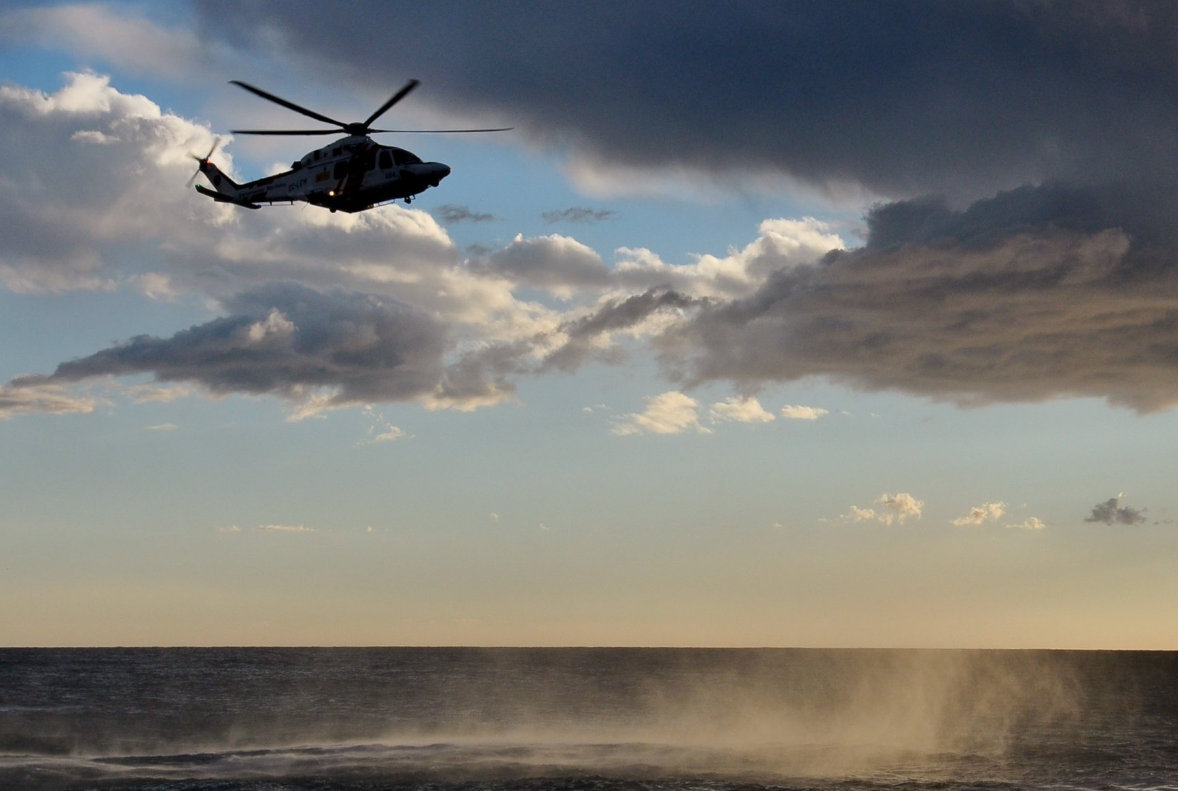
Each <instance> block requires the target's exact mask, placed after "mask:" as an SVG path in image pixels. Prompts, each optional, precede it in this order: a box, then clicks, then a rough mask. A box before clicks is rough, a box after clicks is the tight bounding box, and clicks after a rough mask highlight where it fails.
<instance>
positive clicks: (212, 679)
mask: <svg viewBox="0 0 1178 791" xmlns="http://www.w3.org/2000/svg"><path fill="white" fill-rule="evenodd" d="M0 789H3V791H9V789H12V790H14V791H17V790H19V791H67V790H68V791H72V790H74V789H79V790H80V789H120V790H126V789H136V790H137V791H146V789H154V790H157V791H196V790H197V789H201V790H203V791H236V790H237V789H241V790H243V791H246V790H248V791H312V789H313V790H314V791H329V790H331V791H359V790H361V789H363V791H378V790H381V789H389V790H395V791H411V790H416V789H421V790H422V791H514V790H518V791H788V790H789V789H830V790H832V791H834V790H837V791H854V790H855V789H873V790H874V789H888V790H901V791H902V790H904V789H927V790H929V791H932V790H933V789H936V791H955V790H956V789H1050V790H1051V791H1061V790H1064V789H1093V790H1095V789H1143V790H1144V789H1149V790H1150V791H1153V790H1155V789H1158V790H1160V789H1178V653H1171V652H1103V651H940V650H815V649H666V648H659V649H631V648H626V649H617V648H560V649H547V648H529V649H517V648H497V649H496V648H158V649H157V648H101V649H97V648H96V649H86V648H75V649H34V648H27V649H25V648H12V649H0Z"/></svg>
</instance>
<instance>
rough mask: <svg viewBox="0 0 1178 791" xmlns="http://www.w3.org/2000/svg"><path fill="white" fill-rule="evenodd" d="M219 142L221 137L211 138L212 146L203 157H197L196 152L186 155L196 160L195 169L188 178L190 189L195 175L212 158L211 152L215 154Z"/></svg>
mask: <svg viewBox="0 0 1178 791" xmlns="http://www.w3.org/2000/svg"><path fill="white" fill-rule="evenodd" d="M221 142H222V139H221V138H220V137H218V138H215V139H214V140H213V147H212V148H210V149H209V153H207V154H205V155H204V156H203V157H198V156H197V155H196V154H189V155H188V156H190V157H192V158H193V159H195V160H196V171H195V172H193V174H192V175H191V176H189V178H188V188H189V189H191V188H192V185H193V184H195V183H196V177H197V176H199V175H200V174H201V173H203V172H204V169H205V166H206V165H208V164H209V160H210V159H212V157H213V154H215V153H216V152H217V149H218V148H220V147H221Z"/></svg>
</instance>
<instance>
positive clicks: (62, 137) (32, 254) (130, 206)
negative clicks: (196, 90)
mask: <svg viewBox="0 0 1178 791" xmlns="http://www.w3.org/2000/svg"><path fill="white" fill-rule="evenodd" d="M212 140H213V136H212V133H211V132H210V131H209V129H208V128H207V127H203V126H200V125H198V124H195V123H193V122H191V121H188V120H186V119H184V118H181V117H179V116H177V115H174V114H172V113H165V112H162V111H161V110H160V108H159V106H158V105H156V104H155V103H154V102H152V101H151V100H149V99H148V98H146V97H144V96H138V95H129V94H124V93H120V92H119V91H118V90H116V89H115V88H113V87H111V85H110V80H109V78H107V77H103V76H100V75H97V74H91V73H82V74H67V75H66V84H65V85H64V86H63V87H62V88H61V89H60V90H58V91H57V92H55V93H53V94H48V95H47V94H43V93H41V92H40V91H34V90H30V89H27V88H21V87H18V86H13V85H0V146H2V147H3V148H4V150H6V151H9V152H11V153H12V156H11V157H10V158H9V160H8V162H7V163H6V165H5V169H4V170H5V172H4V177H3V178H0V220H2V221H3V225H4V228H5V233H4V235H3V237H2V239H0V283H2V284H3V285H4V286H5V287H7V288H8V289H9V290H12V291H17V292H35V291H67V290H74V289H89V290H95V289H107V290H109V289H112V288H116V287H117V286H118V284H119V281H120V280H121V279H130V278H136V277H137V278H139V287H140V288H142V289H143V290H144V291H146V292H149V293H153V294H154V295H155V296H157V297H160V296H168V295H173V293H174V292H171V290H170V289H168V288H167V287H166V286H165V283H166V279H165V278H164V276H163V275H161V274H160V273H158V272H156V273H150V274H149V273H146V272H135V271H126V269H125V263H124V262H125V261H126V260H127V257H128V256H127V252H128V251H127V247H126V245H129V244H137V243H139V244H146V245H147V249H148V250H153V249H154V248H156V246H157V245H158V244H160V243H161V242H163V241H165V239H166V240H167V241H169V242H171V243H172V244H176V245H189V244H197V243H199V240H200V237H199V234H197V233H196V232H195V227H196V226H198V225H204V226H206V227H208V226H215V225H216V224H218V223H219V222H223V221H224V218H225V217H226V213H225V212H224V207H213V206H209V205H207V204H205V203H202V202H195V201H192V200H190V198H191V193H190V192H188V191H186V190H185V189H184V184H185V180H186V179H187V178H188V176H189V174H190V173H191V172H192V168H193V162H192V160H191V159H190V158H189V157H188V152H189V151H195V150H200V151H202V152H204V151H207V150H208V148H209V147H210V146H211V145H212ZM218 158H219V162H220V163H221V164H222V165H223V166H224V167H226V168H229V167H231V164H230V162H229V160H228V159H227V158H226V157H224V155H218Z"/></svg>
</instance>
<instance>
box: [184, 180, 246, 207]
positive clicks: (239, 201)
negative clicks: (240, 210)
mask: <svg viewBox="0 0 1178 791" xmlns="http://www.w3.org/2000/svg"><path fill="white" fill-rule="evenodd" d="M196 191H197V192H199V193H200V194H201V195H208V196H209V197H210V198H212V199H213V200H215V201H217V202H218V203H233V204H236V205H238V206H244V207H246V208H247V209H260V208H262V207H261V206H259V205H258V204H256V203H250V202H249V201H247V200H245V199H243V198H236V197H233V196H231V195H226V194H224V193H221V192H215V191H213V190H211V189H209V188H208V187H206V186H204V185H203V184H197V185H196Z"/></svg>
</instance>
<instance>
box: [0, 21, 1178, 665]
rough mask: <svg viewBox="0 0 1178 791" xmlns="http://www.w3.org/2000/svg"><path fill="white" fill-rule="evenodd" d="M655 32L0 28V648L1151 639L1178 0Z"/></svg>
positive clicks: (1177, 290) (582, 24)
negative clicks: (413, 85) (361, 151)
mask: <svg viewBox="0 0 1178 791" xmlns="http://www.w3.org/2000/svg"><path fill="white" fill-rule="evenodd" d="M670 8H671V7H669V6H666V5H664V4H660V3H637V4H636V3H633V2H626V3H621V2H618V3H614V2H605V3H595V4H588V5H586V6H584V7H580V6H576V7H572V6H568V5H567V4H546V3H538V4H535V3H522V2H512V3H429V4H424V3H371V4H368V3H352V4H346V5H343V4H319V3H297V2H290V3H281V4H279V3H264V2H245V3H239V4H234V5H233V6H226V5H224V4H219V3H204V2H195V1H194V2H180V1H179V0H177V1H176V2H168V3H153V4H150V5H144V4H139V3H122V2H110V3H74V4H58V3H23V2H11V3H7V4H4V5H2V6H0V83H2V86H0V135H2V138H0V150H2V151H4V152H5V153H4V165H3V167H2V168H0V224H2V227H3V229H4V232H3V234H2V235H0V499H2V501H3V503H4V505H5V507H4V508H3V509H2V510H0V541H2V546H3V551H2V553H0V645H224V644H249V645H273V644H288V645H289V644H302V645H358V644H364V645H422V644H428V645H444V644H461V645H587V644H592V645H708V646H711V645H733V646H746V645H756V646H918V647H919V646H946V647H1065V648H1068V647H1075V648H1165V649H1178V617H1176V616H1178V604H1176V603H1178V574H1176V573H1175V572H1176V571H1178V523H1176V520H1178V500H1176V494H1175V488H1174V480H1175V471H1176V469H1175V468H1176V466H1178V464H1176V462H1175V460H1174V440H1175V438H1178V411H1176V410H1175V407H1176V406H1178V364H1176V362H1175V361H1176V360H1178V320H1176V317H1178V267H1176V266H1175V263H1176V261H1178V223H1175V222H1174V221H1173V218H1174V216H1175V211H1176V210H1178V197H1176V196H1178V189H1175V188H1176V187H1178V184H1175V183H1174V182H1175V181H1176V180H1178V176H1176V175H1175V174H1178V139H1176V135H1178V132H1176V131H1175V130H1178V107H1175V106H1174V105H1173V101H1172V99H1173V96H1175V95H1178V90H1176V89H1178V54H1175V53H1178V50H1175V48H1174V47H1173V46H1172V42H1173V41H1174V40H1175V38H1178V9H1171V8H1170V7H1169V6H1163V5H1155V4H1136V3H1108V2H1100V3H1095V2H1094V3H1083V2H1081V3H1075V4H1071V5H1069V6H1068V7H1066V8H1061V7H1059V6H1057V5H1053V4H1048V3H1043V4H1038V3H1017V4H1016V3H1011V4H1004V3H995V4H987V5H984V6H983V5H977V4H962V5H958V4H941V3H933V2H898V3H889V4H880V3H874V2H842V1H840V2H822V3H817V2H816V3H799V4H789V5H782V4H779V3H757V2H748V3H739V4H736V5H729V4H725V5H724V6H723V13H722V14H717V13H716V8H713V7H710V6H709V5H708V4H700V5H698V7H696V6H692V7H691V8H687V7H684V6H676V7H674V8H675V10H674V12H672V11H670V10H669V9H670ZM410 78H416V79H420V80H421V86H420V87H419V88H418V89H417V90H416V91H415V92H414V93H413V94H411V95H410V96H409V97H408V98H406V99H405V101H404V102H402V103H400V104H398V105H397V106H396V107H395V108H394V109H393V110H391V111H390V113H389V116H388V117H387V118H386V119H382V123H386V122H387V123H388V125H390V126H395V127H404V128H412V127H423V128H434V127H437V126H440V125H447V126H459V127H468V126H480V127H481V126H498V125H510V126H513V127H514V130H513V131H512V132H509V133H505V134H499V135H486V136H442V135H417V136H412V137H410V136H408V135H405V136H395V135H386V136H382V137H381V142H386V143H390V144H396V145H400V146H404V147H406V148H409V149H410V150H413V151H415V152H417V153H418V154H419V155H421V156H422V157H423V158H425V159H427V160H436V161H441V162H445V163H447V164H449V165H450V166H451V167H452V168H453V173H452V175H451V176H450V177H449V178H447V179H446V180H445V181H444V182H443V183H442V185H441V186H440V188H438V189H435V190H429V191H427V192H426V193H424V194H423V195H421V196H420V197H419V198H418V199H417V200H416V201H415V202H414V203H413V204H412V205H411V206H409V207H406V206H405V205H404V204H398V205H386V206H383V207H379V208H376V209H373V210H371V211H368V212H365V213H362V214H356V215H343V214H331V213H329V212H327V211H325V210H322V209H318V208H315V207H310V206H280V207H267V208H264V209H262V210H260V211H246V210H242V209H239V208H237V207H233V206H225V205H218V204H214V203H213V202H212V201H208V200H206V199H204V198H202V197H201V196H200V195H198V194H196V193H195V192H194V191H192V190H190V189H187V188H186V187H185V182H186V180H187V179H188V178H189V176H190V175H191V174H192V171H193V169H194V162H193V160H192V158H191V155H192V154H194V153H196V154H203V153H204V152H206V151H208V150H209V148H210V147H211V146H212V144H213V141H214V140H215V139H217V138H220V139H221V140H222V145H221V147H220V148H219V149H218V151H217V153H216V154H215V155H214V160H215V161H217V162H218V163H219V164H220V165H221V167H222V168H224V169H225V170H226V171H227V172H232V173H234V174H235V175H236V176H237V177H239V178H241V179H251V178H256V177H260V176H261V175H264V174H266V173H270V172H275V171H277V170H280V169H281V168H283V167H286V166H288V164H289V162H290V161H292V160H294V159H297V158H298V157H300V156H301V155H302V154H303V153H305V152H306V151H309V150H311V149H312V148H314V147H315V146H317V145H319V144H320V143H321V142H322V139H321V138H307V139H299V138H250V137H246V136H238V137H233V136H232V135H230V134H229V133H228V130H229V129H232V128H236V127H247V128H257V127H271V128H282V127H283V126H286V127H298V128H302V127H304V126H307V125H308V124H307V123H306V121H307V119H305V118H302V117H301V116H298V115H295V114H293V113H290V112H288V111H286V110H283V109H282V108H279V107H276V106H274V105H271V104H268V103H266V102H264V101H261V100H260V99H258V98H256V97H254V96H251V95H249V94H247V93H246V92H244V91H241V90H239V89H237V88H235V87H234V86H232V85H229V84H228V80H231V79H240V80H245V81H247V82H250V83H252V84H255V85H259V86H262V87H264V88H265V89H266V90H269V91H272V92H273V93H276V94H278V95H280V96H283V97H286V98H288V99H290V100H292V101H295V102H298V103H300V104H303V105H305V106H308V107H312V108H315V109H316V110H319V111H321V112H324V113H327V114H328V115H331V116H333V117H340V118H344V119H351V118H362V117H366V116H367V115H368V114H369V113H370V112H371V111H372V109H373V108H375V107H377V106H379V105H380V103H381V102H382V101H384V99H385V98H387V97H388V96H389V95H391V94H392V93H393V92H394V91H396V90H397V89H398V88H400V87H401V86H402V85H404V84H405V83H406V82H407V81H408V80H409V79H410Z"/></svg>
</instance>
